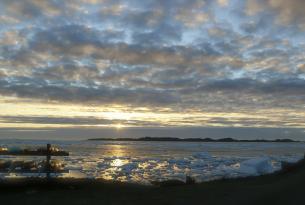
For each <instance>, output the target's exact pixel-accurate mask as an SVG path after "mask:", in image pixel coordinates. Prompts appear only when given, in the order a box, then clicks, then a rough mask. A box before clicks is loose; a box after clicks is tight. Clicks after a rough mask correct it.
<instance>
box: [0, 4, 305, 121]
mask: <svg viewBox="0 0 305 205" xmlns="http://www.w3.org/2000/svg"><path fill="white" fill-rule="evenodd" d="M0 4H1V5H0V8H1V9H2V10H1V11H2V13H1V15H0V20H1V25H0V95H1V96H15V97H17V98H18V99H20V101H21V100H22V99H28V98H30V99H33V100H39V101H43V100H44V101H46V102H57V103H67V104H86V103H89V104H93V105H94V106H97V105H106V104H120V105H125V106H128V107H133V108H135V107H137V106H146V107H149V108H154V109H156V110H158V109H161V108H163V107H167V108H170V109H171V110H173V111H174V112H178V113H179V112H180V111H182V110H183V111H185V110H199V111H201V112H203V111H204V110H208V111H218V112H219V111H223V110H226V111H227V112H228V113H229V112H230V111H231V110H234V111H236V112H237V111H240V110H242V111H243V112H249V113H253V112H255V110H256V109H272V108H274V107H276V108H279V107H281V108H285V109H287V110H288V109H295V110H298V111H300V112H301V108H303V105H304V91H303V90H304V81H305V76H304V64H305V61H304V54H303V53H304V48H305V46H304V45H305V44H304V42H305V41H304V36H303V35H302V34H303V32H302V30H300V28H301V29H302V26H303V22H304V20H305V19H304V18H303V17H304V16H303V13H302V11H303V9H302V8H304V3H303V1H300V0H293V1H289V2H286V1H282V0H279V1H273V0H267V1H262V0H247V1H245V2H244V3H237V2H236V1H227V0H218V1H211V0H204V1H202V0H189V1H186V0H179V1H176V0H168V1H164V0H148V1H140V0H126V1H122V0H115V1H111V0H104V1H95V0H91V1H85V0H78V1H70V0H68V1H53V0H49V1H48V0H43V1H37V0H25V1H22V2H20V1H15V0H13V1H8V0H3V1H1V2H0ZM203 113H204V112H203ZM281 114H282V115H284V114H285V113H284V112H282V113H281ZM11 120H12V121H14V119H11ZM31 120H32V121H33V123H38V121H39V119H38V120H34V119H31ZM40 120H42V119H40ZM197 120H198V122H202V123H206V122H207V121H204V122H203V121H200V120H199V119H197ZM24 121H26V119H24ZM42 121H43V120H42ZM67 121H68V120H67ZM79 121H80V122H82V123H86V122H85V121H83V120H82V119H79ZM245 121H246V120H245ZM185 122H186V121H185ZM248 122H249V124H251V123H253V124H256V123H257V122H256V121H255V120H253V119H252V120H248ZM63 123H64V122H63ZM70 123H74V122H70ZM88 123H91V122H88ZM94 123H95V122H92V124H94ZM188 123H189V124H191V122H189V121H188ZM213 123H215V124H226V123H227V124H230V125H232V122H226V120H223V119H220V118H219V119H214V121H213V120H211V121H210V124H213ZM269 123H270V124H272V123H274V122H273V121H272V120H270V121H269ZM75 124H77V123H76V122H75ZM232 126H233V125H232Z"/></svg>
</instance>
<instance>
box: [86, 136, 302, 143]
mask: <svg viewBox="0 0 305 205" xmlns="http://www.w3.org/2000/svg"><path fill="white" fill-rule="evenodd" d="M88 140H92V141H95V140H96V141H140V142H142V141H143V142H144V141H147V142H300V141H295V140H292V139H275V140H264V139H255V140H238V139H233V138H221V139H212V138H176V137H141V138H95V139H88Z"/></svg>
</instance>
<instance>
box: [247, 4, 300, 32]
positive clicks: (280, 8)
mask: <svg viewBox="0 0 305 205" xmlns="http://www.w3.org/2000/svg"><path fill="white" fill-rule="evenodd" d="M304 8H305V2H304V1H303V0H291V1H285V0H266V1H263V0H248V1H247V10H246V12H247V14H249V15H255V14H257V13H260V12H263V11H266V9H268V10H269V12H272V13H274V15H275V21H276V22H277V23H280V24H283V25H291V24H295V23H296V24H297V25H298V26H299V27H301V28H302V29H304V28H305V25H304V20H305V15H304V12H303V11H304Z"/></svg>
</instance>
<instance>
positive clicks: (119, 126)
mask: <svg viewBox="0 0 305 205" xmlns="http://www.w3.org/2000/svg"><path fill="white" fill-rule="evenodd" d="M114 127H115V128H116V129H117V130H120V129H122V128H123V127H124V126H123V125H122V124H116V125H114Z"/></svg>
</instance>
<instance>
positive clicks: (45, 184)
mask: <svg viewBox="0 0 305 205" xmlns="http://www.w3.org/2000/svg"><path fill="white" fill-rule="evenodd" d="M304 181H305V160H304V159H303V160H301V161H299V162H298V163H294V164H284V165H283V169H282V170H280V171H278V172H276V173H273V174H267V175H263V176H256V177H246V178H236V179H220V180H216V181H210V182H203V183H198V184H193V183H192V184H185V183H177V182H175V181H165V182H162V183H160V184H158V185H155V186H145V185H139V184H132V183H122V182H113V181H105V180H94V179H72V178H71V179H67V178H66V179H64V178H62V179H60V178H57V179H52V180H46V179H43V178H26V179H6V180H2V181H1V183H0V198H1V204H2V203H3V204H173V205H174V204H175V205H176V204H178V205H179V204H181V205H182V204H290V205H293V204H304V202H305V183H304Z"/></svg>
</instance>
